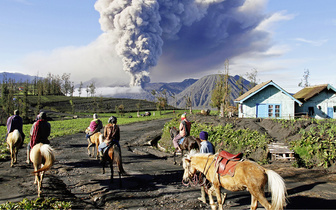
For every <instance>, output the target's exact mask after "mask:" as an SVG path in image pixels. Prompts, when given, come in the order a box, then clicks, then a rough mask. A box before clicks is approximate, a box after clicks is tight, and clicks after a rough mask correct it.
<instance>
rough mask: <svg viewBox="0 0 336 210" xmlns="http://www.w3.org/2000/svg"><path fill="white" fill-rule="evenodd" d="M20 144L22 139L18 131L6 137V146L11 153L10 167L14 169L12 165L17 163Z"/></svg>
mask: <svg viewBox="0 0 336 210" xmlns="http://www.w3.org/2000/svg"><path fill="white" fill-rule="evenodd" d="M21 144H22V137H21V134H20V132H19V130H17V129H15V130H14V131H13V132H10V133H9V134H8V136H7V145H8V147H9V150H10V153H11V167H14V163H17V154H18V151H19V148H20V146H21Z"/></svg>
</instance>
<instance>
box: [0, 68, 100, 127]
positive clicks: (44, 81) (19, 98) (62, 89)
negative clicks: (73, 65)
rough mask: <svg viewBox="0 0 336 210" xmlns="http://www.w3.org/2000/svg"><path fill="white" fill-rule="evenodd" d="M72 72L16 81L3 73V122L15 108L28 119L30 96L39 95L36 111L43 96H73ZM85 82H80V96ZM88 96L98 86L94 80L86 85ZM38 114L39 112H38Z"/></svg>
mask: <svg viewBox="0 0 336 210" xmlns="http://www.w3.org/2000/svg"><path fill="white" fill-rule="evenodd" d="M70 76H71V74H70V73H64V74H62V75H61V76H60V75H54V74H51V73H48V74H47V76H46V77H39V76H38V75H37V76H35V77H34V79H33V80H31V81H29V80H26V81H22V80H20V81H15V79H11V78H8V77H7V75H6V73H3V78H2V81H0V82H1V86H0V87H1V100H0V109H1V122H5V120H6V119H7V117H8V116H10V115H12V114H13V111H14V110H15V109H18V110H20V112H21V116H22V117H23V119H24V120H28V108H29V102H28V96H36V97H37V105H36V107H35V108H36V112H38V111H39V110H40V107H41V97H42V96H70V97H72V96H73V94H74V91H75V86H74V82H72V81H71V80H70ZM82 88H83V83H82V82H81V83H80V87H79V88H78V92H79V96H80V95H81V92H82ZM86 91H87V96H89V94H90V95H91V96H94V94H95V91H96V87H95V84H94V82H91V84H89V85H88V86H87V87H86ZM36 114H37V113H36Z"/></svg>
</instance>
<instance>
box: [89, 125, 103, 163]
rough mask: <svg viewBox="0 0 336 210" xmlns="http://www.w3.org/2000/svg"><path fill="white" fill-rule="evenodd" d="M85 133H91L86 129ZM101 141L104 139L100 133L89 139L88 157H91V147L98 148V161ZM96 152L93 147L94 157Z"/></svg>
mask: <svg viewBox="0 0 336 210" xmlns="http://www.w3.org/2000/svg"><path fill="white" fill-rule="evenodd" d="M85 133H86V134H89V133H90V128H89V127H88V128H86V130H85ZM100 139H103V134H102V133H100V132H97V133H95V134H93V135H92V136H90V138H87V141H88V147H87V150H88V155H89V157H91V152H90V147H91V146H94V145H95V146H96V159H98V156H99V155H98V154H99V152H98V146H99V142H100ZM94 150H95V148H94V147H93V150H92V153H93V154H92V155H93V156H94Z"/></svg>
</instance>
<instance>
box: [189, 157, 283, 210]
mask: <svg viewBox="0 0 336 210" xmlns="http://www.w3.org/2000/svg"><path fill="white" fill-rule="evenodd" d="M217 156H218V154H216V155H211V154H202V153H198V154H191V155H188V156H187V157H184V158H183V159H182V161H183V168H184V174H183V181H190V179H192V178H193V176H194V174H195V173H196V171H200V172H202V173H203V174H204V175H205V176H206V178H207V179H208V180H209V181H210V182H211V183H212V187H211V188H210V189H209V191H208V195H209V201H210V205H211V207H212V209H216V205H215V203H214V200H213V198H212V192H213V191H215V192H216V197H217V203H218V206H219V209H223V203H224V202H223V200H222V197H221V192H220V191H221V187H223V188H225V189H227V190H230V191H242V190H248V191H249V192H250V194H251V209H253V210H254V209H256V208H257V206H258V201H259V202H260V204H261V205H262V206H264V207H265V209H283V207H284V206H285V205H286V195H287V192H286V186H285V183H284V180H283V179H282V177H281V176H280V175H279V174H277V173H276V172H274V171H272V170H269V169H265V168H263V167H262V166H260V165H258V164H257V163H255V162H253V161H249V160H245V161H240V162H238V163H237V165H236V169H235V172H234V176H233V177H232V176H230V175H224V176H220V175H219V174H218V173H217V172H216V167H215V164H214V162H215V161H213V160H215V159H216V158H217ZM267 181H268V189H269V190H270V191H271V193H272V205H271V204H269V203H268V201H267V199H266V197H265V192H264V188H265V185H266V183H267Z"/></svg>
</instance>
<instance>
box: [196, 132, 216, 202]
mask: <svg viewBox="0 0 336 210" xmlns="http://www.w3.org/2000/svg"><path fill="white" fill-rule="evenodd" d="M208 136H209V134H208V133H207V132H205V131H201V132H200V134H199V138H200V139H201V148H200V153H210V154H215V148H214V147H213V145H212V144H211V143H210V142H209V141H208ZM204 179H205V177H204ZM208 183H209V181H208V180H206V181H205V183H204V185H203V186H201V197H200V198H198V200H200V201H202V202H203V203H206V198H205V185H207V184H208Z"/></svg>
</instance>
